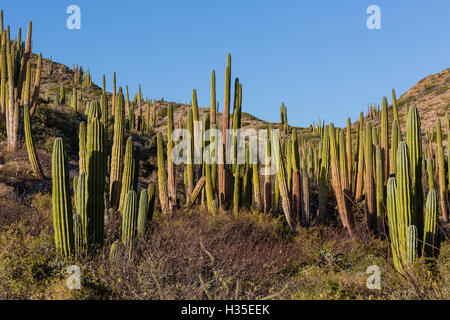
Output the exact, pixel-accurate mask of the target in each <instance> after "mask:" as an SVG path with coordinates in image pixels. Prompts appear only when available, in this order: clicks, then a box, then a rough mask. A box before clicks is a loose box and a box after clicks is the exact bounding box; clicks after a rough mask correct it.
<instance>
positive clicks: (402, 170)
mask: <svg viewBox="0 0 450 320" xmlns="http://www.w3.org/2000/svg"><path fill="white" fill-rule="evenodd" d="M410 170H411V169H410V158H409V151H408V145H407V144H406V143H405V142H400V144H399V147H398V151H397V192H396V206H397V219H396V220H397V225H398V228H397V232H398V246H399V253H400V260H401V261H403V262H406V261H407V257H406V234H407V228H408V227H409V226H410V225H413V224H414V223H415V216H414V215H413V212H412V210H411V208H412V197H411V194H412V191H411V186H412V181H411V180H412V177H411V175H410V172H411V171H410Z"/></svg>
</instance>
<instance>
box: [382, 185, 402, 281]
mask: <svg viewBox="0 0 450 320" xmlns="http://www.w3.org/2000/svg"><path fill="white" fill-rule="evenodd" d="M396 202H397V182H396V180H395V178H389V180H388V183H387V200H386V208H387V215H388V223H389V236H390V239H391V251H392V260H393V262H394V266H395V268H396V269H397V271H399V272H402V270H403V269H402V262H401V254H400V231H401V230H400V229H401V228H402V226H401V224H400V223H401V218H400V216H399V215H398V213H397V204H396Z"/></svg>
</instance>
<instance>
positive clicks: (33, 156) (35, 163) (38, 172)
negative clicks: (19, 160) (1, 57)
mask: <svg viewBox="0 0 450 320" xmlns="http://www.w3.org/2000/svg"><path fill="white" fill-rule="evenodd" d="M30 70H31V68H30ZM23 123H24V126H23V127H24V132H25V144H26V146H27V152H28V159H29V160H30V164H31V169H32V170H33V173H34V175H35V176H36V177H37V178H38V179H41V180H42V179H44V178H45V176H44V172H43V171H42V167H41V163H40V161H39V158H38V155H37V153H36V149H35V147H34V143H33V136H32V135H31V124H30V111H29V109H28V103H25V105H24V107H23Z"/></svg>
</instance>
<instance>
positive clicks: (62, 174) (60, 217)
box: [52, 138, 74, 257]
mask: <svg viewBox="0 0 450 320" xmlns="http://www.w3.org/2000/svg"><path fill="white" fill-rule="evenodd" d="M52 185H53V192H52V203H53V228H54V231H55V245H56V249H57V251H58V252H59V253H60V254H61V255H63V256H65V257H68V256H70V255H71V254H72V253H73V252H74V235H73V213H72V201H71V199H70V184H69V168H68V162H67V158H66V153H65V150H64V144H63V141H62V139H61V138H57V139H56V140H55V143H54V145H53V154H52Z"/></svg>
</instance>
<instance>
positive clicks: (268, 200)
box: [264, 137, 273, 213]
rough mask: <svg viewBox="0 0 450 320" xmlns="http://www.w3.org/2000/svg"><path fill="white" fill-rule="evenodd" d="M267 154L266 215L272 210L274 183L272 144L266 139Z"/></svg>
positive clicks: (265, 181) (265, 180)
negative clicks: (272, 179)
mask: <svg viewBox="0 0 450 320" xmlns="http://www.w3.org/2000/svg"><path fill="white" fill-rule="evenodd" d="M265 147H266V154H265V168H264V170H265V171H264V213H269V212H270V210H271V209H272V182H271V177H272V176H271V173H270V167H271V161H273V160H271V144H270V139H269V138H268V137H266V144H265Z"/></svg>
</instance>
